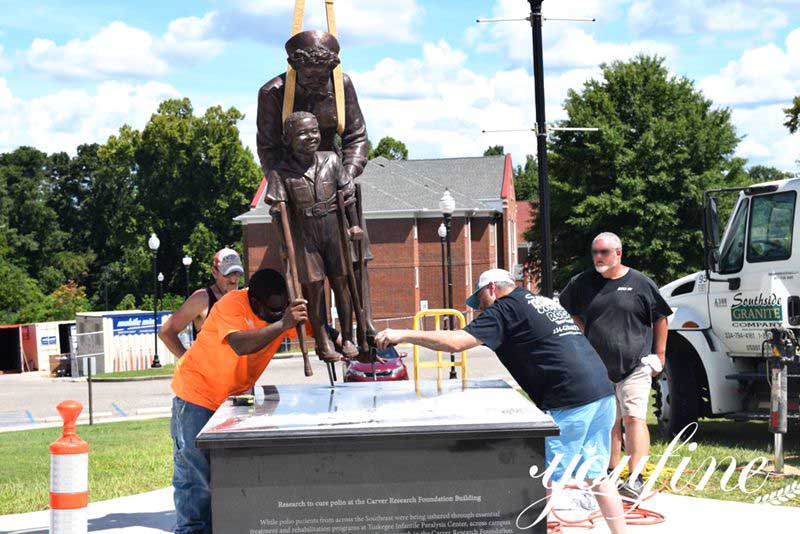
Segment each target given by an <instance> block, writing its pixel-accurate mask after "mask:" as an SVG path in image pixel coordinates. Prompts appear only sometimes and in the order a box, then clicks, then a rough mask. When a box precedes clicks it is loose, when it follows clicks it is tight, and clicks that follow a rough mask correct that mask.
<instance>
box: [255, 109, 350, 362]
mask: <svg viewBox="0 0 800 534" xmlns="http://www.w3.org/2000/svg"><path fill="white" fill-rule="evenodd" d="M283 131H284V135H283V138H284V145H285V147H286V151H285V155H284V157H283V159H282V160H281V162H280V163H278V164H277V165H276V166H275V167H274V168H273V169H272V170H270V172H269V175H268V176H267V194H266V198H265V200H266V202H267V203H268V204H270V206H271V209H270V212H271V213H272V214H273V216H276V217H277V216H278V211H279V210H278V209H277V206H278V204H279V203H281V202H285V203H286V208H287V209H286V213H288V216H289V225H290V227H291V230H292V236H293V239H294V242H295V247H294V248H295V256H296V257H295V262H294V264H295V265H297V275H298V278H299V279H300V284H301V285H302V288H303V295H304V296H305V298H306V299H307V300H308V317H309V321H310V322H311V327H312V328H313V330H314V339H315V342H316V352H317V355H318V356H319V358H320V359H321V360H323V361H326V362H334V361H337V360H339V359H341V355H340V354H338V353H337V352H336V349H335V347H334V343H333V340H331V339H330V337H329V336H328V333H327V331H326V329H325V323H326V322H327V321H326V319H327V312H326V306H325V278H327V279H328V283H329V284H330V286H331V289H332V290H333V293H334V297H335V299H336V309H337V311H338V313H339V316H340V317H342V318H343V320H342V321H341V323H342V324H341V327H342V340H343V343H342V352H344V356H346V357H348V358H354V357H357V356H358V349H357V348H356V346H355V344H354V343H353V327H352V321H351V320H349V318H350V317H352V303H351V299H350V294H349V292H348V286H347V278H346V269H345V263H344V262H345V261H351V258H346V257H343V254H342V252H343V247H342V240H341V232H340V227H339V224H341V223H340V219H339V217H338V215H337V211H338V205H337V195H338V192H339V191H341V192H342V193H343V196H344V198H345V205H346V212H347V221H343V222H344V223H345V224H346V225H347V228H348V236H349V237H350V239H353V240H358V239H361V238H362V237H363V231H362V230H361V228H360V227H359V226H358V217H357V213H356V209H355V194H354V193H355V187H354V184H353V180H352V178H351V177H350V174H349V173H347V172H345V170H344V167H343V165H342V162H341V159H340V158H339V156H338V155H337V154H336V153H335V152H330V151H318V150H317V149H318V148H319V146H320V141H321V135H320V128H319V123H318V122H317V118H316V117H315V116H314V114H312V113H309V112H305V111H296V112H294V113H292V114H291V115H289V117H287V119H286V122H285V124H284V126H283ZM344 318H348V319H346V320H345V319H344Z"/></svg>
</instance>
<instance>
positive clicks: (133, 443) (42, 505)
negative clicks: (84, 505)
mask: <svg viewBox="0 0 800 534" xmlns="http://www.w3.org/2000/svg"><path fill="white" fill-rule="evenodd" d="M60 435H61V428H47V429H41V430H27V431H23V432H4V433H0V458H2V460H0V515H4V514H15V513H22V512H32V511H35V510H45V509H47V508H48V503H49V492H50V452H49V449H48V446H49V445H50V443H52V442H53V441H55V440H56V439H58V437H59V436H60ZM78 435H79V436H80V437H81V438H83V439H84V440H86V441H87V442H89V500H90V501H102V500H105V499H111V498H114V497H120V496H123V495H133V494H136V493H142V492H145V491H150V490H154V489H158V488H163V487H165V486H169V485H170V483H171V480H172V439H171V438H170V435H169V419H168V418H167V419H150V420H146V421H130V422H126V423H104V424H99V425H92V426H89V425H79V426H78Z"/></svg>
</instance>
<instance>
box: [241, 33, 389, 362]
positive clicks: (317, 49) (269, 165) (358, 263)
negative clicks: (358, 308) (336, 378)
mask: <svg viewBox="0 0 800 534" xmlns="http://www.w3.org/2000/svg"><path fill="white" fill-rule="evenodd" d="M286 52H287V54H288V62H289V65H290V66H291V67H292V68H293V69H294V70H295V71H296V74H297V82H296V87H295V91H294V106H293V108H292V111H305V112H309V113H312V114H313V115H314V116H315V117H316V119H317V123H318V131H319V146H318V150H319V151H320V152H331V153H334V154H335V155H337V161H339V164H340V165H341V167H342V170H343V177H342V178H341V183H342V184H349V185H347V187H348V188H349V189H348V192H347V196H348V200H349V201H350V202H351V204H349V205H348V208H347V211H348V213H347V216H348V218H350V217H351V216H354V217H355V219H351V222H352V223H353V226H352V227H351V229H352V228H355V227H357V228H358V229H359V232H360V233H361V239H362V241H361V244H360V246H358V247H352V248H351V254H350V255H351V258H350V260H351V261H352V262H353V269H354V271H355V277H356V279H357V284H358V286H359V288H360V294H361V299H360V300H361V302H362V303H363V309H364V320H365V323H366V329H367V336H368V337H369V339H372V338H373V337H374V335H375V328H374V326H373V325H372V313H371V305H370V291H369V277H368V272H367V261H368V260H370V259H371V258H372V255H371V252H370V248H369V238H368V235H367V229H366V221H364V220H363V216H360V214H359V213H358V211H357V210H355V209H354V208H353V204H352V200H351V199H353V198H354V195H355V192H357V191H358V189H357V187H355V186H354V184H355V182H354V180H355V179H356V178H357V177H358V176H359V175H361V173H362V172H363V170H364V166H365V165H366V163H367V152H368V143H369V142H368V139H367V130H366V126H365V124H364V116H363V115H362V113H361V108H360V107H359V104H358V97H357V95H356V91H355V88H354V87H353V83H352V81H351V80H350V78H349V77H348V76H347V75H346V74H345V75H343V82H344V83H343V86H344V102H345V105H344V109H345V120H344V130H343V131H342V133H341V135H340V143H338V142H337V136H336V135H337V126H338V124H339V117H338V116H337V112H336V99H335V95H334V84H333V79H332V72H333V70H334V68H335V67H336V66H337V65H339V43H338V41H337V39H336V38H335V37H334V36H333V35H331V34H329V33H326V32H322V31H305V32H300V33H298V34H296V35H294V36H293V37H292V38H291V39H289V40H288V41H287V42H286ZM286 78H287V76H286V73H283V74H281V75H279V76H277V77H275V78H273V79H272V80H270V81H268V82H267V83H266V84H264V85H263V86H262V87H261V89H260V90H259V93H258V113H257V119H256V122H257V126H258V134H257V138H256V144H257V150H258V156H259V159H260V161H261V168H262V170H263V172H264V175H265V176H266V177H267V202H270V199H277V198H279V196H280V194H279V192H278V191H277V187H278V184H277V183H276V181H274V180H272V179H271V172H272V171H273V170H275V169H276V168H277V167H278V166H279V165H280V164H281V162H285V161H289V160H288V159H287V158H291V157H292V154H291V147H290V146H288V145H287V144H286V139H285V137H284V121H283V118H282V112H283V103H284V97H285V95H286ZM326 157H328V156H326ZM322 200H323V199H319V200H316V198H315V202H321V201H322ZM356 201H357V202H358V205H360V199H356ZM334 202H335V200H334ZM317 209H318V210H319V209H322V208H317ZM335 242H336V243H338V241H335ZM298 248H302V247H298ZM358 250H360V251H361V253H360V254H359V253H358ZM334 253H335V254H336V258H340V257H341V255H342V252H341V251H338V252H335V251H334V248H333V247H329V248H326V249H324V250H320V251H319V254H320V261H321V262H322V263H321V266H322V267H326V268H327V267H332V266H333V265H334V264H335V263H336V262H337V261H338V260H337V259H335V258H333V257H331V258H329V257H328V255H334ZM314 261H316V260H314ZM301 265H302V264H301ZM300 270H303V267H302V266H301V267H300ZM331 272H333V273H334V275H331V274H328V273H326V274H327V275H328V276H329V279H330V277H331V276H333V278H337V279H338V277H339V275H340V273H339V272H338V271H333V270H332V271H331ZM308 296H311V295H310V294H309V295H308ZM339 300H340V299H339V297H338V296H337V297H336V301H337V310H338V312H339V316H340V318H341V319H344V318H345V317H348V318H349V317H351V308H350V307H348V306H347V305H346V304H345V303H342V304H343V306H344V309H343V308H340V307H339ZM313 306H314V304H311V307H312V308H313ZM323 311H324V309H323ZM324 317H325V315H322V318H324ZM341 322H342V328H343V331H344V329H345V328H350V329H351V327H350V326H349V325H347V326H346V325H345V324H344V323H346V322H349V321H345V320H342V321H341ZM316 330H317V328H316V326H315V331H316ZM321 341H324V339H320V338H319V337H318V338H317V343H318V345H319V343H320V342H321ZM350 341H352V338H350ZM324 345H325V346H327V342H324ZM319 348H320V349H321V350H322V351H323V353H325V354H329V351H328V349H327V348H325V347H319ZM348 351H350V352H352V349H350V348H349V347H348V348H347V349H346V350H345V352H348ZM362 352H363V351H362Z"/></svg>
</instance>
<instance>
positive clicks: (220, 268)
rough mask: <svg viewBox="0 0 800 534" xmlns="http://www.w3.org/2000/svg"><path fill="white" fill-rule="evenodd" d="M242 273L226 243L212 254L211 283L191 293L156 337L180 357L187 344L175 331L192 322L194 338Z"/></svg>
mask: <svg viewBox="0 0 800 534" xmlns="http://www.w3.org/2000/svg"><path fill="white" fill-rule="evenodd" d="M243 274H244V267H242V259H241V258H240V257H239V254H238V253H237V252H236V251H235V250H233V249H232V248H228V247H225V248H223V249H221V250H219V251H218V252H217V253H216V254H215V255H214V262H213V263H212V264H211V275H212V276H213V277H214V283H213V284H211V285H210V286H208V287H204V288H202V289H198V290H197V291H195V292H194V293H192V294H191V295H190V296H189V298H188V299H186V302H184V303H183V305H182V306H181V307H180V308H178V310H177V311H176V312H175V313H174V314H172V316H170V318H169V319H167V322H165V323H164V325H163V326H162V327H161V330H160V331H159V333H158V337H160V338H161V341H163V342H164V344H165V345H166V346H167V348H168V349H169V351H170V352H171V353H172V354H174V355H175V357H176V358H180V357H181V356H183V353H184V352H186V347H184V346H183V343H181V340H180V338H179V337H178V334H180V333H181V332H183V329H184V328H186V327H187V326H188V325H189V323H192V330H193V332H194V336H193V337H194V338H197V334H199V333H200V329H201V328H203V323H204V322H205V320H206V318H207V317H208V314H209V313H211V308H213V307H214V304H216V302H217V301H218V300H219V299H221V298H222V296H223V295H225V294H226V293H228V292H230V291H233V290H234V289H238V288H239V278H240V277H241V276H242V275H243Z"/></svg>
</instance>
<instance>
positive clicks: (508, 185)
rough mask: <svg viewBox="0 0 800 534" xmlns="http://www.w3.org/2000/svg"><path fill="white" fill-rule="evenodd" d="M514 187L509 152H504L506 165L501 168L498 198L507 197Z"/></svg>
mask: <svg viewBox="0 0 800 534" xmlns="http://www.w3.org/2000/svg"><path fill="white" fill-rule="evenodd" d="M513 187H514V169H513V168H512V167H511V154H506V165H505V167H504V168H503V187H502V188H501V189H500V198H502V199H506V198H508V194H509V193H510V192H511V191H512V190H513Z"/></svg>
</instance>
